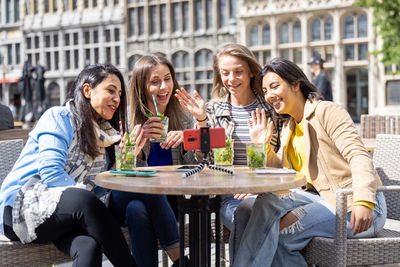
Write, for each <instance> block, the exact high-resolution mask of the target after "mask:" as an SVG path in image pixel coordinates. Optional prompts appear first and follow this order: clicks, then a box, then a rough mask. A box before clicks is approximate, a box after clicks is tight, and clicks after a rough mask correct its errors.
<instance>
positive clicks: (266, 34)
mask: <svg viewBox="0 0 400 267" xmlns="http://www.w3.org/2000/svg"><path fill="white" fill-rule="evenodd" d="M270 35H271V30H270V28H269V24H265V25H264V26H263V28H262V43H263V45H269V44H270V43H271V37H270Z"/></svg>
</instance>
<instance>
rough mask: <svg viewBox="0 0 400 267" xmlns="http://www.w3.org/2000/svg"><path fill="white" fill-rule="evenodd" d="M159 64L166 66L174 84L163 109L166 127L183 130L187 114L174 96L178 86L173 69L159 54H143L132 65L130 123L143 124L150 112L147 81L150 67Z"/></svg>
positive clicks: (172, 129)
mask: <svg viewBox="0 0 400 267" xmlns="http://www.w3.org/2000/svg"><path fill="white" fill-rule="evenodd" d="M159 64H161V65H166V66H167V67H168V69H169V71H170V73H171V77H172V81H173V86H174V88H173V89H172V93H171V97H170V99H169V101H168V104H167V107H166V110H165V115H166V116H168V117H169V125H168V129H169V130H171V131H175V130H183V127H184V125H183V121H184V119H188V115H187V113H186V112H185V111H184V110H183V109H182V108H181V105H180V104H179V101H178V99H177V98H176V97H175V92H176V89H179V88H180V87H179V83H178V80H177V79H176V74H175V69H174V67H173V65H172V63H171V62H170V61H169V60H168V59H166V58H165V57H163V56H160V55H147V56H143V57H141V58H140V59H139V60H138V61H137V62H136V63H135V66H134V67H133V71H132V77H131V79H130V82H129V106H130V114H129V120H130V125H132V126H133V125H136V124H143V123H145V122H146V120H147V119H148V118H147V117H146V114H148V113H150V109H149V107H148V105H147V99H146V90H147V82H148V80H149V78H150V75H149V74H150V71H151V69H152V68H153V67H155V66H157V65H159Z"/></svg>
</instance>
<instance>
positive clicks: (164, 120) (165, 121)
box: [146, 113, 168, 143]
mask: <svg viewBox="0 0 400 267" xmlns="http://www.w3.org/2000/svg"><path fill="white" fill-rule="evenodd" d="M146 117H147V118H151V117H159V118H161V119H160V123H161V124H163V125H164V128H159V127H156V128H158V129H162V130H163V132H162V134H161V136H160V137H159V138H150V139H149V140H150V142H155V143H157V142H160V143H161V142H164V141H165V140H166V139H167V134H168V117H167V116H166V115H164V114H163V113H158V114H157V115H156V116H153V114H152V113H147V114H146Z"/></svg>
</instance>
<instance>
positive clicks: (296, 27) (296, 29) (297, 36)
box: [293, 21, 301, 43]
mask: <svg viewBox="0 0 400 267" xmlns="http://www.w3.org/2000/svg"><path fill="white" fill-rule="evenodd" d="M293 42H294V43H297V42H301V25H300V21H296V22H295V23H294V24H293Z"/></svg>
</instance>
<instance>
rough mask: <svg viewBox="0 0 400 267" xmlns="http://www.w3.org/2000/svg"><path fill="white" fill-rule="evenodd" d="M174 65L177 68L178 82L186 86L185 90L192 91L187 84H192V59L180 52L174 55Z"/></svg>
mask: <svg viewBox="0 0 400 267" xmlns="http://www.w3.org/2000/svg"><path fill="white" fill-rule="evenodd" d="M172 64H173V65H174V67H175V72H176V78H177V79H178V82H179V83H181V84H182V85H185V89H188V90H189V89H190V86H187V85H186V84H187V83H188V82H190V58H189V53H188V52H185V51H178V52H175V53H174V54H173V55H172Z"/></svg>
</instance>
